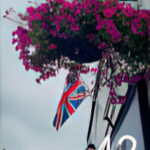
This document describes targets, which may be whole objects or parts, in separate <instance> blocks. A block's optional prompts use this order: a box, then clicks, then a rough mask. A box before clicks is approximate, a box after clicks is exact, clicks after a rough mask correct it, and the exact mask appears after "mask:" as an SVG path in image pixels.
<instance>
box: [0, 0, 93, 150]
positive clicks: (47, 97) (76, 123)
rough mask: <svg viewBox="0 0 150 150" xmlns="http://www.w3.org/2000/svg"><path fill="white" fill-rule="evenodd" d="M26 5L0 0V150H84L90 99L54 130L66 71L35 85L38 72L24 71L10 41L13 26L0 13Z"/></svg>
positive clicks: (88, 77) (14, 1)
mask: <svg viewBox="0 0 150 150" xmlns="http://www.w3.org/2000/svg"><path fill="white" fill-rule="evenodd" d="M27 5H28V4H27V2H26V1H25V0H24V1H20V0H13V1H12V0H1V4H0V6H1V14H0V15H1V18H0V19H1V20H0V25H1V27H0V29H1V31H0V42H1V44H0V46H1V51H0V65H1V66H0V71H1V72H0V75H1V76H0V77H1V78H0V86H1V87H0V92H1V97H0V106H1V109H0V119H1V120H0V150H2V149H3V148H5V149H6V150H84V149H85V147H86V135H87V130H88V123H89V116H90V109H91V98H87V99H85V101H84V102H83V103H82V104H81V106H80V107H79V109H78V110H77V111H76V112H75V114H74V115H73V116H72V117H70V118H69V119H68V121H67V122H66V123H65V124H64V125H63V127H62V128H61V129H60V130H59V131H58V132H57V131H56V130H55V128H54V127H53V126H52V122H53V119H54V116H55V113H56V109H57V105H58V102H59V99H60V97H61V94H62V91H63V87H64V82H65V77H66V74H67V72H66V71H61V72H60V74H59V75H58V76H57V77H56V78H51V79H50V80H47V81H46V82H44V83H43V84H42V85H38V84H37V83H36V82H35V79H36V77H37V76H38V75H37V74H36V73H34V72H33V71H29V72H26V71H25V69H24V68H23V66H22V62H21V61H20V60H19V59H18V53H17V52H15V50H14V46H12V44H11V40H12V35H11V34H12V31H13V30H15V29H16V27H17V26H16V25H15V24H14V23H13V22H10V21H8V20H6V19H2V15H3V14H4V11H5V10H6V9H8V8H10V7H13V8H14V9H15V10H17V11H18V12H23V11H24V10H25V8H26V7H27ZM83 78H84V77H83ZM92 78H94V77H93V76H91V75H88V76H87V77H86V79H85V78H84V80H85V81H88V82H89V83H90V81H91V80H92Z"/></svg>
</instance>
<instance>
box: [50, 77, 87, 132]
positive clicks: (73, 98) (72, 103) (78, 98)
mask: <svg viewBox="0 0 150 150" xmlns="http://www.w3.org/2000/svg"><path fill="white" fill-rule="evenodd" d="M88 95H89V90H88V88H87V86H86V85H85V84H84V82H83V81H81V80H80V79H79V77H76V78H75V80H74V81H73V82H69V81H68V79H67V80H66V84H65V88H64V92H63V94H62V96H61V99H60V102H59V104H58V108H57V113H56V115H55V118H54V121H53V126H54V127H55V128H56V130H58V129H59V128H60V127H61V126H62V125H63V124H64V122H65V121H66V120H67V119H68V118H69V117H70V116H71V115H72V114H73V113H74V112H75V110H76V109H77V108H78V107H79V105H80V104H81V103H82V101H83V100H84V99H85V98H86V97H87V96H88Z"/></svg>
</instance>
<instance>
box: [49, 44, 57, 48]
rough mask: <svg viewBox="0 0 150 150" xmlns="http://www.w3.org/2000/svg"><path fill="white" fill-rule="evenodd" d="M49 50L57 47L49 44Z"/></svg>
mask: <svg viewBox="0 0 150 150" xmlns="http://www.w3.org/2000/svg"><path fill="white" fill-rule="evenodd" d="M49 48H50V49H56V48H57V45H55V44H52V43H51V44H50V45H49Z"/></svg>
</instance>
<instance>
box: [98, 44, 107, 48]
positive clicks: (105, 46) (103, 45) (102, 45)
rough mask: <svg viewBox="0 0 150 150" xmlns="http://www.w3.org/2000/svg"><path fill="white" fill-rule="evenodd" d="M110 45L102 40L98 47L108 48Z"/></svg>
mask: <svg viewBox="0 0 150 150" xmlns="http://www.w3.org/2000/svg"><path fill="white" fill-rule="evenodd" d="M107 47H108V45H107V44H106V43H105V42H101V43H100V44H99V45H98V48H99V49H104V48H107Z"/></svg>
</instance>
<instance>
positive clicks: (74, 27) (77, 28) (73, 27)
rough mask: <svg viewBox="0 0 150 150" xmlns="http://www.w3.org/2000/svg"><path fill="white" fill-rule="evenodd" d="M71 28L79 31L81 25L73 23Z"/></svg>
mask: <svg viewBox="0 0 150 150" xmlns="http://www.w3.org/2000/svg"><path fill="white" fill-rule="evenodd" d="M71 29H72V30H74V31H78V30H79V25H77V24H76V25H75V26H73V25H72V24H71Z"/></svg>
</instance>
